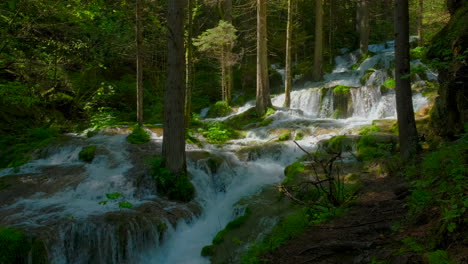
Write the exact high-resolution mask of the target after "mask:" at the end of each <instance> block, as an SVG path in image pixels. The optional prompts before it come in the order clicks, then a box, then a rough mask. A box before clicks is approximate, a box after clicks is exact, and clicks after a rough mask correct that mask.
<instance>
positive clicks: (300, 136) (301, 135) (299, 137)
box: [294, 132, 304, 140]
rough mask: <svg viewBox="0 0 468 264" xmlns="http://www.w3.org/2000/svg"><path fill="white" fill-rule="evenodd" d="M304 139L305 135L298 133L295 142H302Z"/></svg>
mask: <svg viewBox="0 0 468 264" xmlns="http://www.w3.org/2000/svg"><path fill="white" fill-rule="evenodd" d="M303 138H304V133H302V132H297V133H296V136H295V137H294V140H302V139H303Z"/></svg>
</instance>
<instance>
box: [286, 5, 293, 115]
mask: <svg viewBox="0 0 468 264" xmlns="http://www.w3.org/2000/svg"><path fill="white" fill-rule="evenodd" d="M292 1H293V0H288V23H287V26H286V69H285V72H286V76H285V78H284V89H285V91H284V107H290V106H291V86H292V75H291V52H292V47H291V38H292V28H293V25H292Z"/></svg>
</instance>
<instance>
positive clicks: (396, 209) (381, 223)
mask: <svg viewBox="0 0 468 264" xmlns="http://www.w3.org/2000/svg"><path fill="white" fill-rule="evenodd" d="M362 180H363V186H364V187H363V188H362V190H361V193H360V195H359V197H358V198H357V199H356V200H355V201H354V204H353V206H351V207H350V208H349V211H348V212H347V213H345V214H344V215H342V216H340V217H338V218H337V219H335V220H334V221H333V222H328V223H323V224H319V225H315V226H312V227H309V228H308V229H307V230H306V231H305V232H304V233H303V234H302V235H300V236H299V237H297V238H295V239H293V240H290V241H289V242H287V243H286V244H284V245H283V246H282V247H280V248H278V249H277V250H275V251H273V252H271V253H269V254H267V255H265V256H263V257H264V259H267V260H268V263H291V264H293V263H294V264H302V263H318V264H320V263H378V262H377V260H382V259H387V260H388V259H392V261H391V262H390V263H422V262H421V259H420V258H419V257H417V256H412V255H401V256H394V257H392V256H393V254H394V253H395V252H396V251H397V250H398V249H399V244H398V241H401V239H402V237H403V236H404V235H403V233H402V231H397V232H394V231H392V230H394V229H393V228H392V227H393V225H396V224H398V223H399V222H400V221H401V220H403V219H404V217H405V215H406V206H405V199H404V198H405V197H406V196H407V194H408V191H407V188H406V186H405V185H404V184H402V182H404V181H403V180H402V179H400V178H399V177H395V176H389V175H379V176H377V175H374V174H371V173H364V174H363V175H362Z"/></svg>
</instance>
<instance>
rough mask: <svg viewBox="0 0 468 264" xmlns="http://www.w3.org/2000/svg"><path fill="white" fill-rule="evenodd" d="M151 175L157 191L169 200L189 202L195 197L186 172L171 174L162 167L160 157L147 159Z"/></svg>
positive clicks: (162, 163) (162, 161) (162, 162)
mask: <svg viewBox="0 0 468 264" xmlns="http://www.w3.org/2000/svg"><path fill="white" fill-rule="evenodd" d="M149 163H150V166H151V176H152V177H153V179H154V180H155V181H156V186H157V188H158V192H160V193H161V194H164V195H166V196H167V197H168V198H169V199H171V200H176V201H182V202H189V201H191V200H192V199H193V198H194V197H195V187H194V186H193V184H192V183H191V182H190V180H189V178H188V176H187V175H186V174H182V175H177V176H176V175H173V174H172V173H171V172H170V171H169V170H168V169H166V168H165V167H164V160H163V158H162V157H157V156H156V157H153V158H151V159H150V160H149Z"/></svg>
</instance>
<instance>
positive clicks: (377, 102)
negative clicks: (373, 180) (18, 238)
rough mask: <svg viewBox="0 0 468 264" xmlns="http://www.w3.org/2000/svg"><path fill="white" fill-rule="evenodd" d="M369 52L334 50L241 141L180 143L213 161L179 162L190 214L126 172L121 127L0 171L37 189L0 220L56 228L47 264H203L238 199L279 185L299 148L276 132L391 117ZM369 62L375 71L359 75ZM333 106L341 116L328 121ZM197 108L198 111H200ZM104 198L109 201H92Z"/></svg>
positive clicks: (325, 132) (376, 60)
mask: <svg viewBox="0 0 468 264" xmlns="http://www.w3.org/2000/svg"><path fill="white" fill-rule="evenodd" d="M369 50H370V51H372V52H375V53H376V55H375V56H373V57H371V58H368V59H366V60H365V61H364V62H363V63H362V64H361V65H360V67H359V68H357V69H356V70H352V69H351V67H352V65H353V64H355V63H356V61H357V55H356V54H357V53H356V52H351V53H346V54H343V55H341V56H338V57H336V59H335V62H336V66H335V69H334V71H333V72H332V73H330V74H327V75H325V77H324V81H322V82H317V83H308V84H307V85H306V87H303V88H301V89H295V90H294V91H293V92H292V93H291V109H285V108H282V107H281V106H282V104H283V101H284V94H281V95H278V96H276V97H274V98H273V99H272V102H273V104H274V105H275V106H276V107H277V108H278V110H277V111H276V112H275V113H274V114H273V115H271V116H269V117H268V119H271V123H270V124H269V125H267V126H265V127H260V128H253V129H250V130H249V131H248V133H247V136H246V138H244V139H238V140H231V141H230V142H229V143H227V144H224V145H223V146H214V145H213V146H211V145H209V146H206V147H205V148H204V149H199V148H198V147H196V146H188V149H187V150H188V151H189V152H192V151H206V152H209V153H210V155H212V156H215V157H217V158H219V159H221V160H222V162H221V163H220V165H219V166H218V167H217V168H216V169H215V170H213V168H210V165H209V164H208V162H207V161H206V160H203V159H198V160H197V159H193V160H189V161H188V171H189V173H190V175H191V176H192V183H193V184H194V185H195V188H196V194H197V195H196V202H197V204H198V205H199V206H200V207H201V213H200V214H199V215H196V214H193V213H191V210H190V209H189V208H188V207H187V208H185V207H184V206H183V205H180V204H177V203H171V202H162V201H160V200H158V197H157V196H155V195H151V192H149V191H148V190H147V189H145V188H139V187H138V186H137V185H138V184H137V183H136V181H135V179H132V177H131V175H134V174H132V167H133V164H132V162H131V161H130V160H131V156H132V155H134V153H133V152H131V153H130V152H129V150H128V149H129V146H128V143H127V142H126V141H125V136H126V135H125V132H122V133H120V134H119V133H117V135H110V134H99V135H98V136H95V137H92V138H86V137H84V136H81V135H69V138H70V140H69V141H67V143H66V144H63V145H58V146H55V147H51V148H49V149H48V151H47V153H42V154H41V155H42V156H41V155H40V156H39V158H37V159H36V160H34V161H32V162H30V163H28V164H25V165H24V166H21V167H20V168H17V169H5V170H1V171H0V177H2V176H3V177H5V178H8V177H10V178H11V177H15V175H16V176H18V177H20V178H19V180H20V181H22V182H23V183H24V182H27V181H31V182H32V184H33V185H34V184H35V185H34V186H36V187H34V188H38V190H37V192H36V193H35V194H34V195H30V196H28V197H25V198H19V199H16V200H15V201H13V202H10V203H9V204H8V205H6V206H3V207H0V224H2V223H3V224H9V225H13V226H16V227H18V228H22V229H23V230H28V229H30V230H40V231H37V232H39V233H41V232H43V230H44V229H46V230H47V232H52V231H51V230H50V229H51V228H52V229H54V230H55V231H57V233H58V235H52V237H53V238H52V239H50V241H49V243H50V245H49V247H50V250H49V256H50V258H51V261H52V263H60V264H62V263H123V262H125V263H141V264H147V263H159V264H174V263H181V264H185V263H188V264H192V263H193V264H201V263H209V259H208V258H204V257H201V255H200V252H201V249H202V247H203V246H205V245H209V244H211V240H212V239H213V237H214V236H215V235H216V233H217V232H218V231H220V230H221V229H223V228H224V227H225V225H226V224H227V223H228V222H229V221H231V220H233V219H234V218H236V217H238V216H239V215H240V214H242V212H243V208H242V207H241V206H238V205H237V202H238V201H239V200H241V199H242V198H244V197H249V196H252V195H254V194H256V193H258V192H259V191H261V190H262V188H264V187H265V186H269V185H272V184H275V183H278V182H281V180H282V179H283V177H284V174H283V171H284V168H285V166H287V165H289V164H291V163H292V162H294V161H295V160H296V158H297V157H300V156H302V155H303V152H302V151H301V150H299V149H298V148H297V147H296V146H295V145H294V144H293V143H292V142H290V141H289V142H288V141H286V142H281V143H279V142H275V139H277V138H278V136H279V133H281V132H282V131H284V130H288V131H292V133H293V135H294V134H295V133H297V132H301V133H303V134H304V135H305V136H304V138H303V139H301V140H299V141H298V142H299V144H301V145H302V146H304V147H305V148H306V149H309V150H312V149H313V148H315V147H316V144H317V143H318V142H319V141H320V140H323V139H327V138H330V137H332V136H334V135H338V134H345V133H350V130H351V129H352V128H355V127H358V126H361V125H365V124H370V123H371V122H372V120H374V119H395V116H396V113H395V94H394V92H393V91H392V90H390V91H384V90H382V89H381V86H382V85H383V84H384V82H385V81H386V80H388V79H389V78H391V77H392V75H393V73H392V70H391V69H392V63H393V59H394V49H393V42H387V43H383V44H379V45H370V46H369ZM414 63H420V62H417V61H416V62H414ZM369 68H374V69H375V70H373V71H372V73H370V74H367V75H368V76H367V78H366V79H364V80H363V79H362V77H363V76H364V75H366V71H367V70H368V69H369ZM278 70H279V71H280V73H282V72H283V71H282V70H281V69H279V68H278ZM426 75H427V78H429V79H430V80H432V81H434V79H435V78H436V74H435V73H433V72H431V71H429V70H428V72H427V74H426ZM337 85H346V86H349V87H350V88H349V93H348V98H347V99H346V100H345V103H344V104H343V102H342V101H340V99H339V98H337V96H336V95H335V93H334V91H333V88H334V87H335V86H337ZM413 104H414V108H415V111H417V110H419V109H421V108H422V107H424V106H425V105H427V104H428V100H427V99H426V98H425V97H423V96H422V95H421V94H419V93H415V94H414V96H413ZM252 106H254V102H248V103H247V104H246V105H245V106H243V107H241V108H240V109H239V110H238V112H237V113H236V114H239V113H241V112H243V111H246V110H248V109H249V108H250V107H252ZM338 110H340V111H341V114H343V115H344V116H343V117H341V118H340V119H333V118H332V117H333V115H336V113H337V111H338ZM343 111H344V112H345V113H342V112H343ZM206 112H207V109H205V110H204V111H203V113H202V114H206ZM227 118H229V117H224V118H217V119H210V120H218V121H222V120H225V119H227ZM161 140H162V138H161V137H160V136H157V135H156V134H154V133H153V137H152V141H153V143H154V144H156V145H157V144H160V142H161ZM87 145H96V146H97V155H96V158H95V159H94V161H93V162H92V163H89V164H86V163H83V162H81V161H79V159H78V152H79V151H80V150H81V149H82V147H83V146H87ZM136 151H141V150H136ZM153 151H154V150H153ZM70 168H72V169H70ZM50 171H55V172H56V174H58V175H59V176H60V179H61V181H63V184H61V185H60V184H59V186H52V187H51V186H49V185H47V184H48V183H47V182H40V181H38V180H37V179H39V178H40V175H42V174H47V173H49V172H50ZM7 175H8V176H7ZM0 179H1V178H0ZM59 182H60V181H59ZM34 188H33V189H34ZM106 193H120V194H121V195H122V198H120V199H121V200H122V199H124V200H125V201H128V202H130V203H132V204H133V205H134V207H139V208H143V207H145V206H148V204H152V206H157V208H158V210H160V211H162V212H169V213H168V214H167V216H164V214H163V217H162V218H164V217H167V218H168V220H164V221H163V223H161V222H155V221H154V219H153V218H151V216H149V215H148V214H143V213H141V214H136V216H135V217H134V216H133V215H134V214H132V213H130V212H131V211H132V210H129V209H119V206H118V203H117V202H116V201H112V200H109V199H106V196H105V194H106ZM20 197H21V195H20ZM103 200H109V201H107V202H106V203H105V204H102V203H100V202H102V201H103ZM0 202H1V201H0ZM0 205H1V203H0ZM145 210H146V209H145ZM145 210H140V211H141V212H143V211H144V212H146V211H147V210H146V211H145ZM177 210H178V211H177ZM176 211H177V212H184V213H183V214H182V213H180V214H181V215H183V216H181V217H177V218H175V217H174V218H173V219H172V221H171V217H170V215H174V212H176ZM100 216H102V217H101V218H102V219H101V218H100ZM110 218H111V220H109V219H110ZM114 218H115V219H117V220H115V219H114ZM51 223H53V224H51ZM162 224H163V225H164V226H165V227H166V228H167V230H166V231H165V232H162V231H161V228H160V227H161V225H162ZM162 233H164V236H162Z"/></svg>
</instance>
